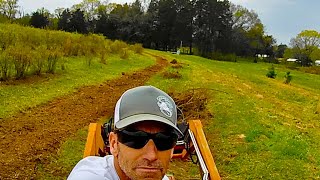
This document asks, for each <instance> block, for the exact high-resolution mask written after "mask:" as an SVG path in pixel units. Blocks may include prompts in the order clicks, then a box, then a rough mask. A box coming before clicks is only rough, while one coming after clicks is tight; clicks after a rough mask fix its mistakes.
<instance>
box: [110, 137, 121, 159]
mask: <svg viewBox="0 0 320 180" xmlns="http://www.w3.org/2000/svg"><path fill="white" fill-rule="evenodd" d="M109 143H110V152H111V154H112V155H114V156H117V155H118V151H119V148H118V136H117V135H116V134H115V133H114V132H110V134H109Z"/></svg>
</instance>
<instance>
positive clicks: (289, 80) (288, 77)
mask: <svg viewBox="0 0 320 180" xmlns="http://www.w3.org/2000/svg"><path fill="white" fill-rule="evenodd" d="M284 78H285V80H284V83H285V84H290V82H291V80H292V76H291V75H290V71H288V72H287V73H286V75H285V76H284Z"/></svg>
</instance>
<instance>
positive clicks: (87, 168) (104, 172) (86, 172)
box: [68, 156, 119, 180]
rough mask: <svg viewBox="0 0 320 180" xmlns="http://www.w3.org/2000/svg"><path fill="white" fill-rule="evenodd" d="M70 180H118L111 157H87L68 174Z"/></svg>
mask: <svg viewBox="0 0 320 180" xmlns="http://www.w3.org/2000/svg"><path fill="white" fill-rule="evenodd" d="M72 179H80V180H82V179H83V180H84V179H101V180H102V179H104V180H105V179H110V180H113V179H119V177H118V175H117V173H116V171H115V169H114V165H113V156H105V157H97V156H89V157H86V158H84V159H82V160H80V161H79V162H78V164H77V165H76V166H75V167H74V168H73V170H72V172H71V173H70V175H69V177H68V180H72Z"/></svg>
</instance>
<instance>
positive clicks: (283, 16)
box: [19, 0, 320, 44]
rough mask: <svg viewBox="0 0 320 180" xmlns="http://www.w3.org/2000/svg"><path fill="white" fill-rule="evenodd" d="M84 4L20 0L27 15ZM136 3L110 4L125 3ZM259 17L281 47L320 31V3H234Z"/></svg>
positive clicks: (312, 0)
mask: <svg viewBox="0 0 320 180" xmlns="http://www.w3.org/2000/svg"><path fill="white" fill-rule="evenodd" d="M81 1H82V0H19V5H20V6H21V7H22V8H23V10H24V11H25V12H32V11H35V10H37V9H38V8H41V7H44V8H46V9H48V10H49V11H50V12H53V11H54V9H56V8H57V7H65V8H67V7H71V6H72V5H73V4H77V3H79V2H81ZM132 1H133V0H109V2H116V3H124V2H132ZM231 2H233V3H234V4H240V5H242V6H244V7H246V8H248V9H252V10H254V11H255V12H257V13H258V15H259V17H260V19H261V21H262V23H263V24H264V25H265V28H266V32H267V34H269V35H272V36H273V37H274V38H275V39H276V40H277V43H278V44H280V43H284V44H288V43H289V42H290V39H291V38H293V37H295V36H296V35H297V34H298V33H299V32H301V31H302V30H305V29H314V30H317V31H320V10H319V7H320V1H319V0H231Z"/></svg>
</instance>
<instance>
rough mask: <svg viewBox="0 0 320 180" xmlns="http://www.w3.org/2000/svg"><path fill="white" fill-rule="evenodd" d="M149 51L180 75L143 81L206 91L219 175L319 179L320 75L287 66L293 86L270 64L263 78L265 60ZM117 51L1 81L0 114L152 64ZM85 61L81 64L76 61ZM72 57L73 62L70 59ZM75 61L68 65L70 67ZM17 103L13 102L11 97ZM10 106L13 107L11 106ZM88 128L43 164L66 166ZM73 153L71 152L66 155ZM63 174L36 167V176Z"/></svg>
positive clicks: (180, 167) (179, 169)
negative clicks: (34, 77) (47, 73)
mask: <svg viewBox="0 0 320 180" xmlns="http://www.w3.org/2000/svg"><path fill="white" fill-rule="evenodd" d="M148 52H150V53H153V54H157V55H160V56H163V57H166V58H167V59H169V60H172V59H176V60H177V61H178V62H179V63H181V64H182V68H179V69H175V68H172V67H168V68H167V69H166V70H165V71H168V72H176V71H178V72H179V74H180V75H181V78H179V79H168V78H164V77H163V76H162V75H161V74H158V75H157V76H154V77H153V78H152V79H151V80H150V81H149V82H148V84H150V85H154V86H157V87H159V88H161V89H163V90H165V91H173V90H174V91H178V92H188V91H192V90H193V89H204V90H206V91H207V92H208V96H209V97H208V100H207V104H206V108H207V109H208V110H209V111H210V112H211V113H212V114H213V118H210V119H202V122H203V124H205V126H204V130H205V133H206V135H207V139H208V142H209V145H210V148H211V151H212V153H213V155H214V159H215V162H216V165H217V168H218V170H219V172H220V175H221V176H222V177H223V179H319V178H320V143H319V139H320V125H319V121H320V115H319V114H320V96H319V95H320V78H319V75H312V74H305V73H302V72H299V71H293V70H290V71H291V74H292V76H293V79H292V82H291V84H290V85H286V84H284V83H283V80H284V75H285V72H287V71H288V69H285V68H284V67H283V66H281V65H275V69H276V73H277V74H278V76H277V78H276V79H269V78H267V77H266V73H267V72H268V68H269V67H270V66H271V65H270V64H266V63H258V64H255V63H248V62H240V63H239V62H238V63H233V62H222V61H213V60H208V59H205V58H200V57H196V56H186V55H180V56H178V55H172V54H169V53H164V52H158V51H153V50H148ZM122 61H124V60H118V58H117V57H114V59H111V60H110V61H108V63H109V64H108V65H106V66H103V65H101V64H98V63H97V64H93V65H92V67H91V68H92V69H94V71H92V70H89V69H88V67H87V66H86V65H85V61H83V62H82V61H79V62H78V63H75V64H74V62H75V61H70V62H67V65H66V67H67V73H62V74H59V73H58V74H59V75H58V76H55V77H52V78H51V77H50V78H49V79H48V80H46V81H41V82H35V83H34V84H32V85H25V84H18V85H3V86H2V85H1V86H0V93H1V94H0V95H1V96H0V102H4V103H3V104H0V118H1V117H7V116H10V115H12V114H14V113H16V112H19V111H21V110H22V111H24V110H26V109H27V108H28V107H34V106H36V105H38V104H41V103H45V102H47V101H50V100H51V99H53V98H55V97H58V96H61V95H63V94H66V93H71V92H73V91H75V90H76V88H78V87H81V86H84V85H90V84H99V83H101V82H104V81H106V80H107V79H111V78H115V77H117V76H120V75H121V72H128V71H132V70H134V69H138V68H142V67H145V66H148V65H150V64H152V63H154V60H153V59H152V58H147V57H142V56H139V57H135V58H131V59H129V60H125V61H126V62H129V63H123V62H122ZM80 62H82V63H80ZM69 63H70V64H69ZM71 66H72V68H71ZM12 102H14V103H12ZM9 105H10V106H9ZM85 137H86V129H85V128H84V129H81V130H79V131H78V133H77V134H75V135H74V136H73V137H70V139H69V140H67V141H66V142H65V143H64V144H63V145H62V147H61V149H60V150H59V153H58V154H57V155H53V157H52V162H51V164H49V165H48V167H52V168H59V169H62V171H65V172H66V173H67V172H69V171H70V170H71V168H72V167H73V166H74V164H75V163H76V162H77V161H78V160H79V159H81V157H82V149H83V146H84V143H85V142H84V141H85ZM70 154H72V156H69V155H70ZM48 167H47V168H48ZM170 173H173V174H174V175H175V178H176V179H191V178H199V177H200V176H199V173H198V167H196V166H194V165H192V164H191V163H190V162H181V161H173V162H172V165H171V169H170ZM57 178H61V179H64V178H65V177H52V176H51V175H50V174H48V173H43V174H41V179H57Z"/></svg>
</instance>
